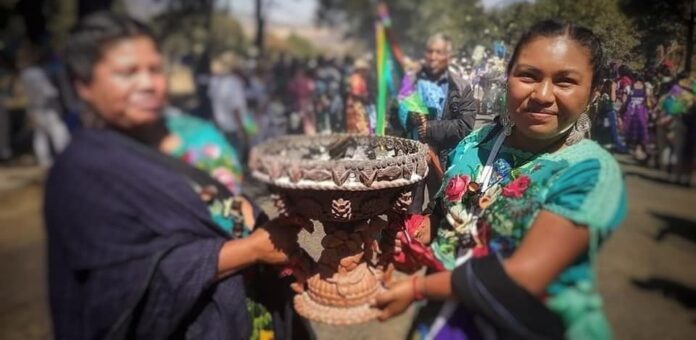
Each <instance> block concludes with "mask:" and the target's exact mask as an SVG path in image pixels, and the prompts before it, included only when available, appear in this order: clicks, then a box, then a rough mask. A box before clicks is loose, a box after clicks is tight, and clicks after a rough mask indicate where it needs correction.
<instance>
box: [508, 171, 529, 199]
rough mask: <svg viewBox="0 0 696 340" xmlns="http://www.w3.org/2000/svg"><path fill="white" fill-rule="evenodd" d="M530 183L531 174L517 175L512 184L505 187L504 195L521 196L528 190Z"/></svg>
mask: <svg viewBox="0 0 696 340" xmlns="http://www.w3.org/2000/svg"><path fill="white" fill-rule="evenodd" d="M530 183H531V180H530V179H529V176H520V177H517V178H516V179H515V180H514V181H512V182H510V184H508V185H506V186H505V187H504V188H503V196H505V197H511V198H520V197H522V195H523V194H524V192H525V191H527V189H528V188H529V184H530Z"/></svg>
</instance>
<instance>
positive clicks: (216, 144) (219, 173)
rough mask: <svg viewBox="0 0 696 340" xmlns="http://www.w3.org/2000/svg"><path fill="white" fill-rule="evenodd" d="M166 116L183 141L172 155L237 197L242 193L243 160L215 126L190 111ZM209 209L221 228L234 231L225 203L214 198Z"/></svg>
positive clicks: (169, 126) (167, 121)
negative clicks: (206, 175) (188, 113)
mask: <svg viewBox="0 0 696 340" xmlns="http://www.w3.org/2000/svg"><path fill="white" fill-rule="evenodd" d="M165 119H166V124H167V128H168V129H169V131H170V132H171V133H172V134H174V135H176V136H177V137H179V139H180V141H181V143H180V144H179V146H178V147H177V148H176V149H175V150H174V151H172V152H171V155H172V156H174V157H176V158H179V159H181V160H183V161H184V162H186V163H189V164H191V165H193V166H195V167H197V168H198V169H200V170H203V171H205V172H207V173H208V174H209V175H210V176H212V177H213V178H215V179H216V180H218V181H219V182H220V183H222V184H224V185H225V186H226V187H227V188H228V189H229V190H230V192H231V193H232V194H234V195H235V196H238V195H240V194H241V191H242V187H241V185H242V173H243V170H242V165H241V162H240V161H239V157H238V156H237V151H236V150H235V149H234V147H233V146H232V145H230V144H229V143H228V142H227V139H225V136H223V135H222V133H220V131H219V130H218V129H217V128H216V127H215V125H213V124H212V123H210V122H207V121H205V120H202V119H199V118H196V117H193V116H190V115H187V114H174V115H168V116H166V118H165ZM208 210H209V211H210V215H211V217H212V218H213V220H214V221H215V223H216V224H218V226H220V228H222V229H223V230H225V231H226V232H228V233H231V232H232V228H233V227H234V221H233V220H232V219H231V218H229V216H226V214H225V202H223V201H220V200H214V201H213V202H210V203H209V205H208Z"/></svg>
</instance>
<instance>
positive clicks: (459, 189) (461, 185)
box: [445, 175, 471, 202]
mask: <svg viewBox="0 0 696 340" xmlns="http://www.w3.org/2000/svg"><path fill="white" fill-rule="evenodd" d="M470 181H471V178H469V176H467V175H460V176H457V177H453V178H452V179H450V180H449V182H447V187H446V188H445V198H447V200H448V201H450V202H459V201H461V200H462V196H463V195H464V193H465V192H466V188H467V187H468V186H469V182H470Z"/></svg>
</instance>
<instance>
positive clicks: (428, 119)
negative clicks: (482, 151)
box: [399, 33, 477, 212]
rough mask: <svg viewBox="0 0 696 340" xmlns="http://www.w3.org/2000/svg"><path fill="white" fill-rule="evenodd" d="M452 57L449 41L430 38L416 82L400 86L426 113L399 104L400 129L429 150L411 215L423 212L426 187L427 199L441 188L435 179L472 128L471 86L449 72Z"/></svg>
mask: <svg viewBox="0 0 696 340" xmlns="http://www.w3.org/2000/svg"><path fill="white" fill-rule="evenodd" d="M451 54H452V41H451V40H450V38H449V37H448V36H447V35H445V34H442V33H438V34H434V35H432V36H431V37H430V38H428V40H427V43H426V50H425V63H424V65H423V68H422V69H421V70H420V72H418V73H417V74H416V76H415V78H412V79H411V78H408V79H406V81H405V82H404V83H402V84H401V89H402V90H403V89H404V88H409V87H411V88H414V90H415V92H416V93H417V95H418V97H419V98H420V100H421V101H422V103H423V104H424V106H425V108H426V109H427V111H428V112H427V114H426V115H423V113H421V112H412V111H409V109H408V108H405V107H403V105H405V102H403V101H402V102H400V103H399V105H400V107H399V112H400V118H401V117H403V119H400V121H401V124H402V127H403V128H404V130H405V131H406V132H407V134H409V135H410V137H412V138H413V137H415V138H417V139H418V140H420V141H422V142H423V143H426V144H428V145H429V146H430V147H431V149H432V156H431V158H432V159H431V171H430V175H429V178H428V179H427V180H426V181H424V182H421V184H419V185H418V186H417V187H416V189H415V190H414V195H413V201H414V203H413V206H412V211H414V212H420V211H421V210H422V206H423V202H424V196H425V186H426V185H427V187H428V191H429V197H430V198H432V197H434V195H435V192H436V191H437V188H438V187H439V185H440V179H441V178H438V177H440V176H441V173H442V172H443V171H444V170H446V169H447V155H448V153H449V152H450V150H452V148H454V147H455V146H456V145H457V143H458V142H459V141H460V140H461V139H462V138H464V137H465V136H466V135H468V134H469V132H471V130H473V128H474V122H475V119H476V114H477V104H476V101H475V100H474V97H473V92H472V89H471V86H470V85H469V84H466V83H464V82H463V80H462V78H461V77H459V76H458V75H456V74H453V73H452V72H450V71H449V70H448V66H449V62H450V57H451ZM399 92H402V91H399ZM438 173H439V174H438Z"/></svg>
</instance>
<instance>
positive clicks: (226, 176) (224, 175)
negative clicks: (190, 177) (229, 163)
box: [212, 167, 237, 194]
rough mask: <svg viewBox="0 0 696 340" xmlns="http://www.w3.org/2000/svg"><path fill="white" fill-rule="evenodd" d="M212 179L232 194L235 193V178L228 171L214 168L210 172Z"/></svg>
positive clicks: (222, 168) (223, 168)
mask: <svg viewBox="0 0 696 340" xmlns="http://www.w3.org/2000/svg"><path fill="white" fill-rule="evenodd" d="M212 177H213V178H215V179H216V180H217V181H218V182H220V183H222V184H223V185H224V186H226V187H227V188H228V189H229V190H230V191H231V192H232V193H235V194H236V193H237V178H236V177H235V175H234V174H233V173H232V171H230V169H228V168H225V167H218V168H215V169H214V170H213V172H212Z"/></svg>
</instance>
